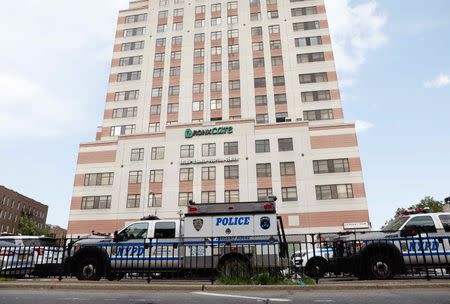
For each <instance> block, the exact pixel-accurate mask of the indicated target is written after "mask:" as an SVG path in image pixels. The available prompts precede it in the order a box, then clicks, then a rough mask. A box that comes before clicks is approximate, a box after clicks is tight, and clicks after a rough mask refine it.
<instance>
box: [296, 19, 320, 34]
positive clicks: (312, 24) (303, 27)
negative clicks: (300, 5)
mask: <svg viewBox="0 0 450 304" xmlns="http://www.w3.org/2000/svg"><path fill="white" fill-rule="evenodd" d="M292 27H293V29H294V31H295V32H297V31H309V30H318V29H320V22H319V21H308V22H296V23H294V24H292Z"/></svg>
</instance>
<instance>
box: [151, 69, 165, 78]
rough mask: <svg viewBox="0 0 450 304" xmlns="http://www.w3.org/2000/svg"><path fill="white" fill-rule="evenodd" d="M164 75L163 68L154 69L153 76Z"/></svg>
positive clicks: (159, 76)
mask: <svg viewBox="0 0 450 304" xmlns="http://www.w3.org/2000/svg"><path fill="white" fill-rule="evenodd" d="M163 76H164V69H154V70H153V78H161V77H163Z"/></svg>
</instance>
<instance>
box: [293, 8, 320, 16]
mask: <svg viewBox="0 0 450 304" xmlns="http://www.w3.org/2000/svg"><path fill="white" fill-rule="evenodd" d="M315 14H317V7H316V6H309V7H296V8H293V9H291V16H292V17H298V16H306V15H315Z"/></svg>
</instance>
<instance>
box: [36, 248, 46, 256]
mask: <svg viewBox="0 0 450 304" xmlns="http://www.w3.org/2000/svg"><path fill="white" fill-rule="evenodd" d="M44 251H45V249H44V247H34V252H36V253H37V254H38V255H43V254H44Z"/></svg>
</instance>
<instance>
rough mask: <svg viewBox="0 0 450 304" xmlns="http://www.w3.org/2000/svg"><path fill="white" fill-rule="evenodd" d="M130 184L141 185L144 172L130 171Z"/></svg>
mask: <svg viewBox="0 0 450 304" xmlns="http://www.w3.org/2000/svg"><path fill="white" fill-rule="evenodd" d="M128 183H129V184H140V183H142V171H130V173H129V175H128Z"/></svg>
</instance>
